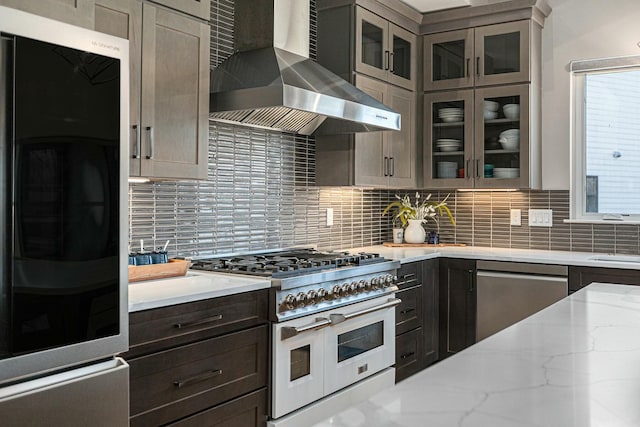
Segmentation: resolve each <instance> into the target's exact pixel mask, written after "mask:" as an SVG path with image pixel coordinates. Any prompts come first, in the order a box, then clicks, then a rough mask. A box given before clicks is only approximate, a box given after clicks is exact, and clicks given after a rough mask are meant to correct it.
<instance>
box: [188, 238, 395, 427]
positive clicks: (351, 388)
mask: <svg viewBox="0 0 640 427" xmlns="http://www.w3.org/2000/svg"><path fill="white" fill-rule="evenodd" d="M399 267H400V263H399V262H397V261H390V260H387V259H385V258H383V257H381V256H379V255H377V254H372V253H359V254H349V253H345V252H319V251H315V250H313V249H293V250H286V251H277V252H268V253H260V254H250V255H242V256H230V257H219V258H212V259H201V260H196V261H194V265H193V267H192V268H193V269H197V270H204V271H214V272H221V273H224V272H228V273H233V274H249V275H257V276H263V277H270V278H271V283H272V288H271V295H270V300H271V302H270V305H271V307H270V308H271V320H272V321H273V322H274V323H273V325H272V341H273V344H272V369H273V372H272V399H271V402H272V406H271V417H272V420H271V421H270V422H269V425H272V426H279V427H280V426H295V425H298V426H299V425H309V424H312V423H313V421H314V419H322V418H326V417H327V416H329V415H330V414H331V413H332V411H334V410H335V409H336V407H337V406H339V402H352V401H353V399H355V398H364V397H366V395H367V394H368V393H369V394H370V393H371V392H373V391H375V390H376V388H377V387H378V386H380V384H382V383H384V384H385V385H390V384H392V383H393V368H391V366H392V365H393V363H394V360H395V306H396V305H398V304H399V303H400V300H399V299H397V298H395V292H396V291H397V289H398V288H397V286H396V281H397V278H396V276H395V273H396V270H397V269H398V268H399ZM380 378H384V380H381V379H380Z"/></svg>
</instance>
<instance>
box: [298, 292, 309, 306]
mask: <svg viewBox="0 0 640 427" xmlns="http://www.w3.org/2000/svg"><path fill="white" fill-rule="evenodd" d="M306 304H307V295H306V294H305V293H304V292H298V294H297V295H296V307H304V306H305V305H306Z"/></svg>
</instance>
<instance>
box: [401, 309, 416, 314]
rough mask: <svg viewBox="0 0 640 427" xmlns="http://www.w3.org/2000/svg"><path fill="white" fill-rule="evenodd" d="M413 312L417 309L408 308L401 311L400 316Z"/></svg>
mask: <svg viewBox="0 0 640 427" xmlns="http://www.w3.org/2000/svg"><path fill="white" fill-rule="evenodd" d="M412 311H416V309H415V308H406V309H404V310H401V311H400V314H409V313H411V312H412Z"/></svg>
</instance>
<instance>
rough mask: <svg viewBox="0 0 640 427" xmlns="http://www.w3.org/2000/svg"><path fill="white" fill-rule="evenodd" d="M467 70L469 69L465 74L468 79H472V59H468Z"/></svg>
mask: <svg viewBox="0 0 640 427" xmlns="http://www.w3.org/2000/svg"><path fill="white" fill-rule="evenodd" d="M466 69H467V71H466V73H465V74H466V75H467V78H469V77H471V70H470V69H471V58H467V66H466Z"/></svg>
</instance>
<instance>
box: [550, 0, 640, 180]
mask: <svg viewBox="0 0 640 427" xmlns="http://www.w3.org/2000/svg"><path fill="white" fill-rule="evenodd" d="M547 1H548V3H549V5H550V6H551V7H552V8H553V11H552V12H551V15H550V16H549V18H547V21H546V23H545V26H544V30H543V32H542V56H543V58H542V82H543V83H542V153H543V164H542V172H543V173H542V177H543V178H542V185H543V188H545V189H549V190H552V189H565V190H566V189H569V185H570V164H571V162H570V153H571V134H572V131H571V111H572V110H573V108H572V105H571V94H570V83H571V82H570V73H569V71H568V65H569V63H570V62H571V61H574V60H581V59H593V58H610V57H614V56H626V55H640V46H639V45H638V43H639V42H640V32H638V22H640V6H639V5H638V0H616V1H615V2H611V1H607V0H589V1H584V0H547Z"/></svg>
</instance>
